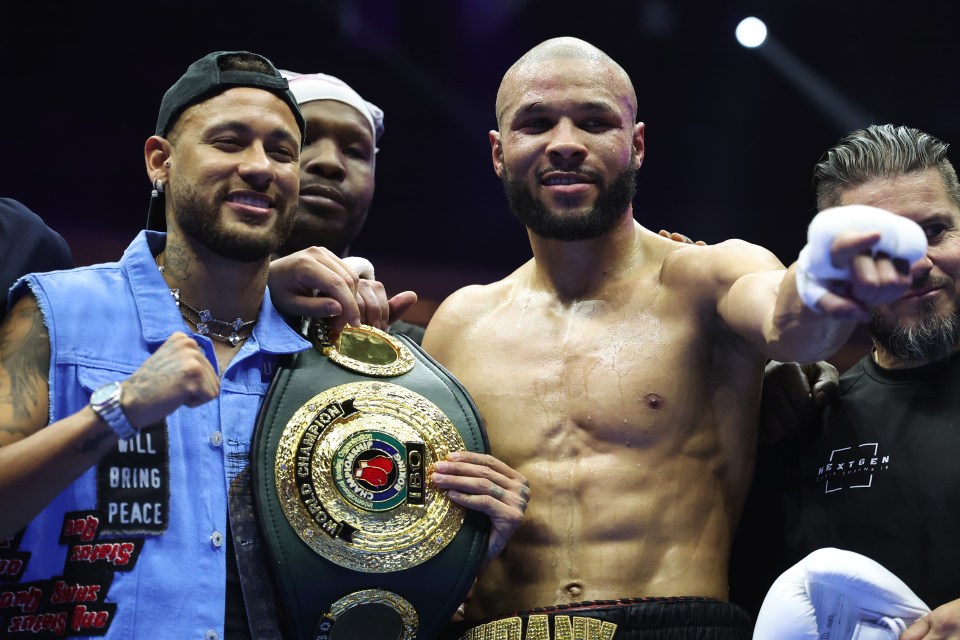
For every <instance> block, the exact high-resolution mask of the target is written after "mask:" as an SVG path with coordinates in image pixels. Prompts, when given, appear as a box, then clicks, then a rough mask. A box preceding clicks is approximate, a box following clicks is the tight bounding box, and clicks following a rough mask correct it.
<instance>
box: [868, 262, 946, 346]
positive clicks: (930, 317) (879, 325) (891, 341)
mask: <svg viewBox="0 0 960 640" xmlns="http://www.w3.org/2000/svg"><path fill="white" fill-rule="evenodd" d="M952 284H953V283H952V282H951V281H950V280H947V279H945V278H927V279H926V280H925V281H924V282H923V284H922V285H920V286H930V285H947V286H950V285H952ZM918 311H919V318H918V319H917V321H916V322H915V323H913V324H911V325H904V324H903V323H902V322H901V321H900V320H893V321H888V320H884V319H883V317H882V316H881V315H880V313H879V312H874V314H873V318H872V319H871V322H870V335H872V336H873V339H874V340H875V341H876V342H877V343H878V345H879V346H881V347H883V349H884V350H885V351H887V352H888V353H889V354H890V355H892V356H894V357H895V358H897V359H898V360H902V361H903V362H934V361H937V360H942V359H944V358H946V357H947V356H949V355H950V354H952V353H953V352H954V351H956V350H957V345H958V344H960V311H958V310H957V309H954V310H953V311H952V312H950V313H948V314H946V315H940V314H937V312H936V301H935V300H932V301H929V302H925V303H923V304H922V305H921V306H920V308H919V309H918Z"/></svg>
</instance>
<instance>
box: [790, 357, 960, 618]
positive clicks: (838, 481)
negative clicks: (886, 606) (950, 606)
mask: <svg viewBox="0 0 960 640" xmlns="http://www.w3.org/2000/svg"><path fill="white" fill-rule="evenodd" d="M794 451H796V452H797V453H796V455H795V456H792V460H788V461H787V462H788V464H787V465H786V466H785V476H784V508H785V513H784V524H785V528H786V544H787V556H786V560H787V561H788V563H790V564H792V563H793V562H797V561H799V560H800V559H802V558H803V557H804V556H805V555H806V554H808V553H809V552H811V551H813V550H815V549H818V548H822V547H837V548H841V549H847V550H850V551H855V552H857V553H861V554H863V555H865V556H867V557H869V558H872V559H873V560H876V561H877V562H879V563H880V564H882V565H883V566H884V567H886V568H887V569H888V570H890V571H891V572H893V573H894V574H895V575H896V576H897V577H899V578H900V579H901V580H903V581H904V582H905V583H906V584H907V586H909V587H910V588H911V589H912V590H913V591H914V593H916V594H917V596H919V597H920V598H921V599H922V600H923V601H924V602H925V603H926V604H927V605H928V606H929V607H931V608H935V607H937V606H939V605H941V604H943V603H945V602H948V601H950V600H954V599H957V598H960V355H957V354H955V355H954V356H953V357H951V358H950V359H949V360H947V361H943V362H939V363H935V364H931V365H927V366H924V367H918V368H914V369H904V370H885V369H881V368H880V367H878V366H877V365H876V364H875V363H874V362H873V361H872V359H871V358H870V357H869V356H868V357H866V358H864V359H863V360H861V361H860V362H858V363H857V364H856V365H855V366H854V367H852V368H851V369H850V370H849V371H848V372H846V373H845V374H843V376H842V377H841V379H840V391H839V395H838V396H837V398H836V400H835V401H834V402H833V403H832V404H831V405H830V407H829V408H828V409H827V411H826V412H825V414H824V420H823V429H822V431H821V433H819V434H817V435H816V437H814V438H810V439H809V441H808V442H806V443H804V444H802V446H800V447H799V448H796V449H794ZM788 566H789V565H788ZM783 568H784V569H785V568H786V567H783Z"/></svg>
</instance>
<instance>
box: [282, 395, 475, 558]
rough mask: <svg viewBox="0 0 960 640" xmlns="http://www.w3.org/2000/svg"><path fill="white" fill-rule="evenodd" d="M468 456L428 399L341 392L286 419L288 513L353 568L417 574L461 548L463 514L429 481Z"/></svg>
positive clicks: (302, 532)
mask: <svg viewBox="0 0 960 640" xmlns="http://www.w3.org/2000/svg"><path fill="white" fill-rule="evenodd" d="M464 448H465V446H464V442H463V439H462V438H461V437H460V433H459V432H458V431H457V428H456V427H455V426H454V424H453V423H452V422H451V421H450V420H449V419H448V418H447V417H446V415H444V413H443V412H442V411H441V410H440V409H439V408H438V407H437V406H436V405H435V404H433V403H432V402H431V401H430V400H428V399H427V398H425V397H423V396H421V395H419V394H417V393H415V392H413V391H411V390H409V389H407V388H405V387H401V386H399V385H395V384H392V383H389V382H384V381H378V380H373V381H364V382H351V383H347V384H342V385H339V386H336V387H333V388H331V389H327V390H325V391H323V392H321V393H319V394H317V395H315V396H314V397H313V398H311V399H310V400H309V401H307V402H306V403H305V404H304V405H303V406H302V407H300V409H299V410H297V412H296V413H294V415H293V417H292V418H291V419H290V420H289V421H288V423H287V425H286V427H284V430H283V433H282V434H281V437H280V441H279V443H278V447H277V454H276V460H275V462H276V467H275V472H276V476H275V477H276V489H277V493H278V496H279V499H280V504H281V506H282V509H283V513H284V515H285V516H286V518H287V520H288V522H289V523H290V525H291V526H292V527H293V528H294V530H295V531H296V532H297V535H298V536H299V537H300V539H301V540H303V541H304V542H305V543H306V544H307V545H308V546H309V547H310V548H311V549H312V550H313V551H315V552H316V553H318V554H320V555H321V556H323V557H324V558H326V559H327V560H329V561H331V562H333V563H335V564H337V565H339V566H341V567H345V568H347V569H353V570H355V571H362V572H368V573H389V572H393V571H400V570H403V569H408V568H410V567H414V566H416V565H418V564H421V563H423V562H425V561H426V560H428V559H430V558H432V557H433V556H435V555H436V554H437V553H439V552H440V551H441V550H442V549H443V548H444V547H445V546H446V545H447V544H449V543H450V541H451V540H453V538H454V536H455V535H456V534H457V532H458V531H459V530H460V527H461V526H462V524H463V520H464V509H463V507H461V506H460V505H458V504H456V503H454V502H451V501H450V500H449V499H448V498H447V496H446V494H445V493H443V492H441V491H439V490H437V489H436V488H435V487H434V486H433V485H432V484H431V483H430V482H428V481H427V472H428V470H429V469H430V467H431V465H432V464H433V463H434V462H435V461H437V460H441V459H443V458H445V457H446V455H447V454H448V453H449V452H450V451H459V450H463V449H464Z"/></svg>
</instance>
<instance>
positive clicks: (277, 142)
mask: <svg viewBox="0 0 960 640" xmlns="http://www.w3.org/2000/svg"><path fill="white" fill-rule="evenodd" d="M303 132H304V121H303V117H302V115H301V113H300V110H299V108H298V106H297V101H296V100H295V99H294V97H293V95H292V94H291V93H290V91H289V89H288V86H287V81H286V79H284V78H283V77H282V76H281V75H280V73H279V72H278V71H277V70H276V68H275V67H274V66H273V64H271V62H270V61H269V60H267V59H266V58H264V57H262V56H259V55H256V54H253V53H249V52H244V51H235V52H215V53H211V54H210V55H207V56H205V57H204V58H202V59H200V60H198V61H197V62H195V63H194V64H192V65H191V66H190V67H189V68H188V69H187V71H186V73H185V74H184V75H183V76H182V77H181V78H180V79H179V80H178V81H177V82H176V83H175V84H174V85H173V86H172V87H171V88H170V90H169V91H167V93H166V94H165V96H164V98H163V101H162V103H161V106H160V116H159V119H158V122H157V129H156V135H153V136H151V137H150V138H149V139H148V140H147V141H146V144H145V148H144V157H145V160H146V168H147V173H148V175H149V178H150V180H151V182H152V184H153V187H154V194H153V199H152V202H151V206H150V212H149V222H148V227H149V229H148V230H145V231H142V232H140V234H139V235H138V236H137V237H136V238H135V239H134V241H133V242H132V243H131V244H130V246H129V247H128V248H127V250H126V252H125V253H124V255H123V257H122V258H121V259H120V261H119V262H116V263H109V264H100V265H94V266H90V267H83V268H79V269H74V270H69V271H62V272H58V273H50V274H33V275H29V276H27V277H25V278H23V279H22V280H20V281H19V282H18V284H17V285H16V286H15V288H14V289H13V291H12V294H11V302H12V304H13V306H12V308H11V311H10V313H9V315H8V316H7V318H6V319H5V321H4V323H3V324H2V325H0V554H2V555H0V567H3V569H2V571H3V573H4V575H3V580H5V581H7V582H10V581H12V582H15V583H19V584H14V585H12V586H9V585H8V588H4V589H0V591H2V592H6V591H11V590H12V592H15V593H18V594H22V597H20V596H18V598H17V599H16V602H17V604H16V605H13V606H10V607H2V608H0V617H2V620H0V625H2V626H0V628H2V629H4V630H5V632H6V633H8V634H9V635H10V636H11V637H20V636H26V635H32V634H35V633H37V632H39V631H44V632H49V633H53V634H55V635H69V636H88V635H103V636H105V637H108V638H132V637H146V636H147V635H149V636H151V637H166V638H208V639H213V638H220V637H223V636H224V634H225V617H226V616H225V604H224V603H225V600H226V599H227V596H226V591H227V588H226V584H227V579H226V576H227V566H228V562H229V561H230V560H231V559H230V558H228V557H227V556H228V554H227V553H226V540H225V537H226V535H227V532H228V526H229V524H228V508H227V487H228V485H229V483H230V481H231V480H232V479H233V477H234V476H235V475H236V474H237V472H238V470H239V469H241V468H242V467H243V466H244V465H245V461H246V457H247V455H248V449H249V446H250V441H251V435H252V431H253V427H254V417H255V416H256V414H257V411H258V408H259V407H260V404H261V402H262V400H263V397H264V394H265V393H266V391H267V388H268V386H269V384H270V379H271V374H272V372H273V370H274V368H275V366H276V362H277V360H278V359H279V358H280V357H281V356H283V355H285V354H290V353H293V352H297V351H300V350H302V349H305V348H308V347H309V346H310V345H309V343H308V342H307V341H306V340H304V339H303V338H302V337H301V336H300V335H299V334H298V333H297V332H296V331H295V330H293V329H292V328H291V327H290V326H289V325H288V323H287V322H286V321H285V320H284V318H283V317H282V316H281V315H280V313H278V311H277V309H276V308H275V307H274V305H273V304H272V303H271V301H270V297H269V296H268V295H265V293H266V292H267V291H268V290H267V273H268V266H269V264H270V257H271V255H272V254H273V253H274V251H276V249H277V248H278V247H279V246H280V245H281V244H282V243H283V242H284V240H285V239H286V237H287V234H289V232H290V229H291V228H292V224H293V219H294V214H295V210H296V206H297V194H298V182H299V158H300V149H301V143H302V139H303ZM164 228H165V229H166V232H165V233H164V232H162V231H155V230H153V229H164ZM331 256H332V254H331ZM325 260H326V262H324V261H325ZM317 262H318V264H316V265H315V268H314V269H312V270H311V271H310V273H309V274H308V275H305V276H303V279H304V280H308V279H309V282H306V281H305V282H304V283H303V285H304V287H305V288H306V289H308V290H310V289H317V290H319V291H320V292H321V294H320V296H318V297H316V298H313V297H310V298H309V301H308V302H307V303H306V304H310V305H312V306H313V309H312V311H313V314H314V315H317V316H330V315H335V314H339V315H340V317H341V318H342V319H341V320H340V322H341V323H344V322H349V323H351V324H353V325H357V324H359V323H360V317H361V316H360V310H359V308H358V305H357V297H356V286H357V276H356V274H354V273H352V272H351V271H350V270H349V269H347V268H346V267H345V266H344V265H343V263H342V262H339V260H338V259H336V257H335V256H333V257H332V259H330V260H327V256H325V254H324V255H323V256H321V257H320V258H317ZM11 601H12V600H11ZM227 626H229V625H227ZM240 626H245V621H241V625H240Z"/></svg>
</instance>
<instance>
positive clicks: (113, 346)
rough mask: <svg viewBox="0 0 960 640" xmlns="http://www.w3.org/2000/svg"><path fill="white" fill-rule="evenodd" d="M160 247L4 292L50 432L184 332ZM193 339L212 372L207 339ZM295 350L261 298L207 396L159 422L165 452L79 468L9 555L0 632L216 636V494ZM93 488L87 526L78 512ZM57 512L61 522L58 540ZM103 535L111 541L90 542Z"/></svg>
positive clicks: (220, 599)
mask: <svg viewBox="0 0 960 640" xmlns="http://www.w3.org/2000/svg"><path fill="white" fill-rule="evenodd" d="M164 242H165V238H164V234H161V233H156V232H150V231H142V232H141V233H140V234H139V235H138V236H137V238H136V239H135V240H134V241H133V243H132V244H131V245H130V246H129V247H128V248H127V250H126V252H125V253H124V255H123V257H122V258H121V260H120V262H118V263H107V264H101V265H94V266H91V267H84V268H80V269H75V270H71V271H65V272H58V273H51V274H34V275H30V276H27V277H25V278H24V279H22V280H21V281H20V282H19V283H18V285H17V286H16V287H15V288H14V290H13V294H12V295H13V297H16V296H18V295H20V294H22V293H23V292H24V290H25V287H29V289H30V290H31V291H32V292H33V294H34V295H35V296H36V298H37V300H38V303H39V306H40V309H41V311H42V314H43V317H44V321H45V323H46V327H47V330H48V331H49V334H50V347H51V349H50V351H51V363H50V378H49V384H50V420H51V422H53V421H55V420H58V419H60V418H63V417H66V416H69V415H71V414H73V413H75V412H77V411H78V410H80V409H81V408H83V407H84V406H85V405H86V404H88V402H89V399H90V393H91V392H92V391H93V390H94V389H96V388H97V387H99V386H101V385H103V384H105V383H108V382H111V381H114V380H122V379H124V378H126V377H128V376H129V375H130V374H132V373H133V372H134V371H135V370H136V369H137V368H138V367H139V366H140V364H141V363H142V362H143V361H144V360H145V359H146V358H147V357H148V356H149V355H150V354H151V353H153V352H154V351H155V350H156V349H157V348H158V347H159V346H160V345H161V344H162V343H163V342H164V341H165V340H166V339H167V337H168V336H169V335H170V334H171V333H173V332H174V331H186V330H187V329H186V325H185V324H184V321H183V318H182V317H181V315H180V313H179V311H178V309H177V307H176V305H175V304H174V301H173V298H172V297H171V295H170V290H169V289H168V287H167V285H166V284H165V282H164V280H163V278H162V276H161V274H160V273H159V271H158V269H157V266H156V264H155V263H154V254H156V253H159V251H160V250H161V249H162V248H163V245H164ZM194 337H195V338H196V339H197V341H198V343H199V344H200V345H201V346H202V347H203V349H204V350H205V352H206V354H207V357H208V358H209V360H210V361H211V363H216V359H215V357H214V353H213V345H212V343H211V342H210V340H209V339H208V338H206V337H202V336H194ZM309 346H310V345H309V343H308V342H306V341H305V340H304V339H303V338H301V337H300V336H299V335H298V334H297V333H296V332H295V331H294V330H293V329H291V328H290V327H289V326H288V325H287V324H286V322H284V320H283V318H282V317H281V316H280V315H279V313H278V312H277V311H276V309H275V308H274V307H273V305H272V304H271V302H270V297H269V292H267V294H266V295H265V297H264V302H263V305H262V307H261V310H260V314H259V319H258V322H257V324H256V326H255V328H254V330H253V335H252V337H251V338H250V339H248V340H246V341H245V342H244V343H243V344H242V346H240V347H239V353H238V355H237V356H236V357H235V358H234V360H233V361H232V362H231V363H230V365H229V367H228V368H227V371H226V372H225V374H224V375H223V376H222V381H221V388H220V396H219V398H218V399H216V400H214V401H211V402H208V403H206V404H203V405H201V406H199V407H196V408H193V409H191V408H186V407H181V408H180V409H178V410H177V411H175V412H173V413H172V414H170V415H169V416H168V417H167V420H166V429H165V433H166V438H165V439H166V441H167V442H166V443H164V442H163V440H164V436H163V433H162V432H163V431H164V430H163V429H162V427H156V429H157V431H156V432H154V433H153V434H152V436H151V437H150V438H147V437H146V435H147V432H144V433H143V434H141V436H140V439H139V442H138V441H136V440H132V441H129V442H122V443H119V444H118V447H117V451H116V452H115V453H114V454H111V455H113V456H118V457H116V458H111V459H110V460H107V459H105V461H104V462H101V463H100V465H98V466H96V467H93V468H91V469H89V470H88V471H87V472H86V473H85V474H84V475H83V476H81V477H80V478H79V479H77V480H76V481H75V482H74V483H73V484H72V485H71V486H69V487H67V489H65V490H64V491H63V492H62V493H61V494H60V495H59V496H58V497H57V498H56V499H55V500H54V501H53V502H52V503H51V504H50V505H49V506H48V507H47V508H46V509H45V510H44V511H43V512H42V513H41V514H40V515H38V516H37V517H36V518H35V519H34V520H33V521H32V522H31V523H30V524H29V525H28V526H27V528H26V531H25V533H24V535H23V538H22V540H19V541H18V546H17V548H16V551H17V552H18V553H20V554H21V556H20V557H23V558H26V556H25V553H29V554H30V555H29V557H28V558H26V559H25V561H24V564H25V567H26V568H25V570H24V571H23V573H22V576H21V578H20V581H19V584H6V585H4V584H3V583H0V592H2V591H8V590H11V589H12V590H14V591H18V592H19V593H20V598H21V600H20V601H21V602H22V603H23V604H22V606H20V607H19V608H15V609H13V610H6V611H4V612H2V615H3V617H4V625H5V628H7V625H8V623H10V622H11V621H12V620H13V618H15V617H17V616H19V617H20V619H19V620H18V621H17V622H16V624H21V625H23V624H34V625H37V626H44V625H45V626H48V627H54V628H55V627H59V626H61V625H65V633H64V634H63V635H69V636H84V635H87V632H84V631H83V630H81V629H80V628H77V627H78V625H80V626H82V625H89V626H88V627H87V628H95V627H97V626H100V625H104V624H109V631H108V633H107V637H108V638H124V639H127V638H170V639H176V640H188V639H195V640H214V639H216V638H222V636H223V628H224V619H223V618H224V598H225V585H226V571H227V569H226V563H227V558H226V540H225V536H226V532H227V489H228V485H229V483H230V481H231V480H232V478H233V477H234V476H235V475H236V474H237V473H238V472H239V471H240V470H241V469H242V468H243V467H244V466H245V465H246V463H247V459H248V454H249V448H250V441H251V438H252V435H253V428H254V421H255V419H256V416H257V412H258V410H259V408H260V404H261V402H262V400H263V398H264V395H265V394H266V392H267V388H268V386H269V383H270V378H271V376H272V373H273V369H274V367H275V363H276V361H277V358H278V356H279V355H280V354H287V353H292V352H296V351H301V350H303V349H305V348H308V347H309ZM214 367H216V364H214ZM122 448H123V449H126V453H125V454H123V455H118V454H119V452H120V450H121V449H122ZM164 450H166V451H168V454H167V455H165V454H164V453H163V451H164ZM98 469H99V471H100V477H99V480H98ZM98 484H99V489H98ZM138 488H139V489H138ZM140 489H143V491H142V492H141V493H138V491H139V490H140ZM98 491H99V492H100V495H99V501H100V502H99V507H100V508H101V509H102V510H103V511H102V513H100V514H99V516H100V517H99V520H98V519H94V518H91V517H90V514H89V513H88V512H89V511H90V510H92V509H96V508H97V507H98ZM165 494H169V495H168V496H167V497H164V496H165ZM74 512H77V513H74ZM66 514H73V516H72V517H70V518H67V519H66V520H67V521H69V522H70V523H71V524H68V526H67V527H66V530H65V526H64V525H65V515H66ZM111 518H112V519H113V522H114V524H109V521H110V520H111ZM96 522H98V523H99V524H98V525H94V524H93V523H96ZM84 523H86V525H84ZM113 527H120V528H122V529H123V530H122V531H120V532H118V533H112V534H109V533H104V531H106V530H109V529H111V528H113ZM151 529H153V530H151ZM93 532H96V533H97V535H96V536H94V537H93V538H91V535H90V534H91V533H93ZM62 534H66V535H65V536H64V537H63V538H62V537H61V535H62ZM68 549H69V550H70V553H69V554H68ZM68 555H69V557H68ZM131 566H132V568H131ZM65 569H66V571H67V574H66V575H65V573H64V572H65ZM41 593H42V594H43V595H42V596H39V595H38V594H41ZM51 594H52V600H53V602H51ZM85 598H86V599H85ZM30 609H32V610H30ZM31 616H33V617H31ZM72 627H73V628H72ZM28 636H30V634H29V633H27V634H24V637H28Z"/></svg>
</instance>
